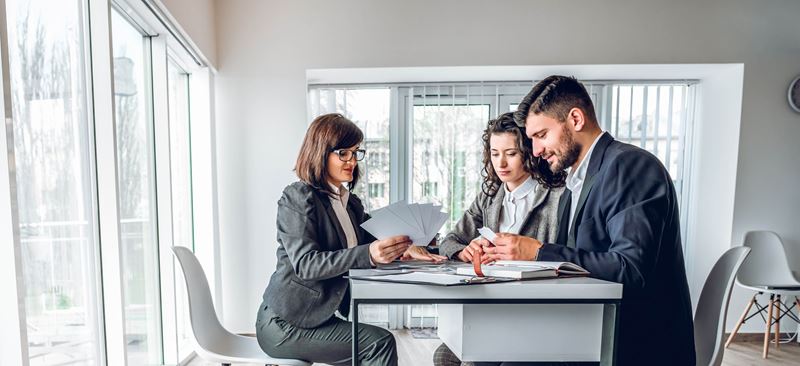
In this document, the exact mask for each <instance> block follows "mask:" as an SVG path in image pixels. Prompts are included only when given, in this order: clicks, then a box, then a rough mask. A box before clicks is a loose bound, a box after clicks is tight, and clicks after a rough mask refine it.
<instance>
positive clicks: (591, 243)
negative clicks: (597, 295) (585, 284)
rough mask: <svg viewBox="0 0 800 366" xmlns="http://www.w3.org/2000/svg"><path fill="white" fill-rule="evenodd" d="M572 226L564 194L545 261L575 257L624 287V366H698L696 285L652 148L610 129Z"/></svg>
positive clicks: (668, 185) (666, 179)
mask: <svg viewBox="0 0 800 366" xmlns="http://www.w3.org/2000/svg"><path fill="white" fill-rule="evenodd" d="M587 168H588V169H587V171H586V177H585V180H584V183H583V188H582V191H581V199H579V200H578V206H577V208H576V210H575V211H576V212H577V214H576V215H575V217H574V219H573V226H572V229H571V230H569V232H567V231H568V229H567V227H568V225H569V224H568V222H567V220H569V207H570V206H569V200H570V199H571V198H570V196H571V193H570V192H569V191H566V192H564V195H563V196H562V202H561V209H560V212H561V214H560V217H561V220H560V226H559V239H558V244H545V245H544V246H543V247H542V248H541V249H540V251H539V257H538V259H539V260H541V261H568V262H573V263H576V264H578V265H580V266H581V267H583V268H586V269H587V270H589V272H591V276H592V277H596V278H599V279H603V280H608V281H613V282H618V283H621V284H623V298H622V309H621V311H622V316H621V318H620V329H619V332H620V333H619V339H618V342H619V343H618V344H617V345H618V348H617V361H618V362H617V364H618V365H624V366H640V365H680V366H685V365H694V364H695V349H694V331H693V326H692V307H691V300H690V298H689V286H688V284H687V281H686V271H685V267H684V261H683V251H682V248H681V236H680V235H681V231H680V223H679V216H678V202H677V198H676V194H675V187H674V186H673V184H672V179H671V178H670V175H669V172H668V171H667V170H666V169H665V168H664V166H663V165H662V164H661V162H660V161H659V160H658V159H657V158H656V157H655V156H653V155H652V154H650V153H649V152H647V151H645V150H642V149H640V148H638V147H635V146H632V145H629V144H625V143H622V142H619V141H615V140H614V138H613V137H611V135H609V134H607V133H604V134H603V135H602V136H601V137H600V140H599V141H598V142H597V144H596V145H595V148H594V150H593V151H592V155H591V159H590V160H589V166H588V167H587Z"/></svg>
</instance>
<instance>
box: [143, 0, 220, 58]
mask: <svg viewBox="0 0 800 366" xmlns="http://www.w3.org/2000/svg"><path fill="white" fill-rule="evenodd" d="M157 1H160V2H161V3H162V4H164V5H165V6H166V8H167V10H168V11H169V13H170V15H172V16H173V17H174V18H175V20H176V21H177V22H178V24H180V27H181V29H182V30H183V32H185V33H186V35H188V36H189V38H190V39H191V41H192V42H193V43H194V45H195V46H196V48H197V49H198V50H199V51H200V52H201V53H202V54H203V56H205V58H206V60H207V61H208V62H209V63H210V64H211V65H210V66H211V67H212V68H214V67H216V66H217V38H216V37H217V22H216V19H215V12H214V3H215V1H214V0H157Z"/></svg>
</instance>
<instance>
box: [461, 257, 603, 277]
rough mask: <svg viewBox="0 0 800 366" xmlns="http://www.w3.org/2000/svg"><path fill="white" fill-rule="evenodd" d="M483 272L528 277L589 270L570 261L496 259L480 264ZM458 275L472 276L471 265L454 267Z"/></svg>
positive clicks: (584, 273) (495, 275)
mask: <svg viewBox="0 0 800 366" xmlns="http://www.w3.org/2000/svg"><path fill="white" fill-rule="evenodd" d="M481 270H482V271H483V274H484V275H486V276H490V277H502V278H515V279H522V280H524V279H530V278H554V277H574V276H588V275H589V271H587V270H585V269H583V268H582V267H581V266H579V265H577V264H575V263H570V262H539V261H497V262H494V263H493V264H484V265H482V266H481ZM456 273H457V274H460V275H467V276H474V275H475V270H474V269H473V268H472V266H461V267H458V268H457V269H456Z"/></svg>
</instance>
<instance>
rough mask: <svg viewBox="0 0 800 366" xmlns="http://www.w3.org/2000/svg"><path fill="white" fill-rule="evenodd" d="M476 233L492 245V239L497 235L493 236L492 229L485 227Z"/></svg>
mask: <svg viewBox="0 0 800 366" xmlns="http://www.w3.org/2000/svg"><path fill="white" fill-rule="evenodd" d="M478 233H480V234H481V236H482V237H484V238H485V239H486V240H488V241H489V242H490V243H494V239H495V238H497V234H495V233H494V231H492V229H489V228H488V227H486V226H484V227H482V228H480V229H478Z"/></svg>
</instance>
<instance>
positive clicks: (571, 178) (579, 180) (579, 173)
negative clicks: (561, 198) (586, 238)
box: [566, 132, 605, 232]
mask: <svg viewBox="0 0 800 366" xmlns="http://www.w3.org/2000/svg"><path fill="white" fill-rule="evenodd" d="M604 133H605V132H603V133H601V134H599V135H598V136H597V138H595V139H594V142H593V143H592V146H590V147H589V151H587V152H586V155H585V156H584V157H583V160H581V162H580V164H578V167H577V168H575V169H572V168H570V170H569V173H568V174H567V181H566V185H567V189H569V190H570V191H571V192H572V196H571V197H570V198H571V200H572V202H571V205H570V208H569V225H568V226H567V230H569V231H571V230H572V220H573V219H574V218H575V209H576V208H577V206H578V199H580V197H581V190H583V181H584V180H585V179H586V170H587V169H589V160H591V158H592V151H594V147H595V145H597V141H600V137H601V136H603V134H604ZM569 231H568V232H569Z"/></svg>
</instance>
